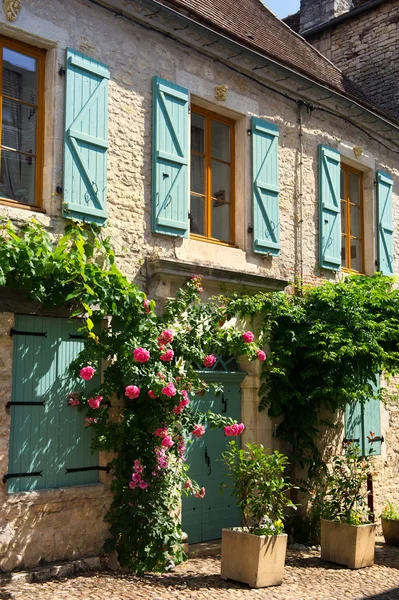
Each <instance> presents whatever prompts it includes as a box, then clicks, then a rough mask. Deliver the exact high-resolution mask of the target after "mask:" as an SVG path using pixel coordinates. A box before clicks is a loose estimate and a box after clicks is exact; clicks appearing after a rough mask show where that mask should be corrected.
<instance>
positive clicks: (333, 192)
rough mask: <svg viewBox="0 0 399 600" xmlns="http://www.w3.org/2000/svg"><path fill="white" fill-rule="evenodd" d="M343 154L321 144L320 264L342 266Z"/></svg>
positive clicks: (324, 267)
mask: <svg viewBox="0 0 399 600" xmlns="http://www.w3.org/2000/svg"><path fill="white" fill-rule="evenodd" d="M340 175H341V157H340V154H339V152H337V151H336V150H333V149H332V148H328V147H327V146H323V145H320V146H319V250H320V267H321V268H322V269H331V270H334V271H338V270H340V269H341V198H340V196H341V194H340V190H341V187H340Z"/></svg>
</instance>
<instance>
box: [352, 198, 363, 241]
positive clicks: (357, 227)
mask: <svg viewBox="0 0 399 600" xmlns="http://www.w3.org/2000/svg"><path fill="white" fill-rule="evenodd" d="M350 210H351V235H353V236H354V237H357V238H360V237H361V231H362V230H361V223H360V208H359V207H358V206H353V205H352V204H351V205H350Z"/></svg>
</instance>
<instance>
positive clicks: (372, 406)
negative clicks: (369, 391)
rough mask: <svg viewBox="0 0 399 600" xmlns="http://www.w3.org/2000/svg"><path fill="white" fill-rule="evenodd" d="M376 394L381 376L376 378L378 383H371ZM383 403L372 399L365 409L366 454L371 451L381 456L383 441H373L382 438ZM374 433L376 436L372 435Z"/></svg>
mask: <svg viewBox="0 0 399 600" xmlns="http://www.w3.org/2000/svg"><path fill="white" fill-rule="evenodd" d="M371 385H372V387H373V390H374V392H375V394H377V393H378V391H379V389H380V376H379V374H378V375H377V376H376V383H374V382H371ZM380 411H381V402H380V400H379V399H376V398H370V399H369V400H368V401H367V402H366V403H365V405H364V407H363V430H364V454H365V455H368V454H369V452H370V450H373V454H381V440H378V441H371V440H372V439H373V437H374V438H380V437H381V417H380ZM371 433H373V434H374V436H371V435H370V434H371Z"/></svg>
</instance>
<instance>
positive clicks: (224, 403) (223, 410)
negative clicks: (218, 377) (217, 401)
mask: <svg viewBox="0 0 399 600" xmlns="http://www.w3.org/2000/svg"><path fill="white" fill-rule="evenodd" d="M222 413H227V400H226V399H225V397H224V394H223V395H222Z"/></svg>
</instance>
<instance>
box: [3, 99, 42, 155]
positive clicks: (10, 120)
mask: <svg viewBox="0 0 399 600" xmlns="http://www.w3.org/2000/svg"><path fill="white" fill-rule="evenodd" d="M36 112H37V111H36V108H33V107H32V106H27V105H26V104H20V103H19V102H13V101H12V100H5V99H4V100H3V128H2V136H1V143H2V145H3V146H7V147H8V148H14V149H15V150H22V151H23V152H28V153H29V154H36Z"/></svg>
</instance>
